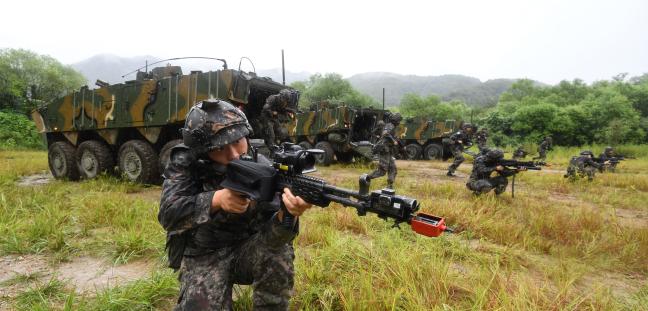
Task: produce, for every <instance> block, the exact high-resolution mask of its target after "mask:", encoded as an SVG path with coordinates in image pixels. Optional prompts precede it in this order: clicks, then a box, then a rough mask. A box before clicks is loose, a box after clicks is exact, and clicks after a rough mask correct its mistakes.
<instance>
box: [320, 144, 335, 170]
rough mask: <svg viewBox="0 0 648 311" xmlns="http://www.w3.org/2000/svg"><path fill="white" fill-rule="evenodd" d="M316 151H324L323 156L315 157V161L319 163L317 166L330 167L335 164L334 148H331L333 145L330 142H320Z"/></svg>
mask: <svg viewBox="0 0 648 311" xmlns="http://www.w3.org/2000/svg"><path fill="white" fill-rule="evenodd" d="M315 149H322V150H324V153H323V154H316V155H315V160H316V161H317V164H320V165H324V166H329V165H331V163H332V162H333V155H334V153H333V147H331V143H329V142H328V141H320V142H318V143H317V144H315Z"/></svg>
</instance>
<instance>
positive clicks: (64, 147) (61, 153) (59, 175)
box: [47, 141, 79, 180]
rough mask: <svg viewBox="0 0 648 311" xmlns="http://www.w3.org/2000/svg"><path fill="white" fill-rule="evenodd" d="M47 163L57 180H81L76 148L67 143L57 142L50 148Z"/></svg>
mask: <svg viewBox="0 0 648 311" xmlns="http://www.w3.org/2000/svg"><path fill="white" fill-rule="evenodd" d="M47 163H48V164H49V168H50V171H51V172H52V175H54V177H55V178H56V179H68V180H79V169H78V168H77V165H76V156H75V152H74V146H72V144H70V143H68V142H67V141H57V142H55V143H53V144H51V145H50V146H49V148H48V150H47Z"/></svg>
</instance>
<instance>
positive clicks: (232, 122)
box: [182, 100, 252, 154]
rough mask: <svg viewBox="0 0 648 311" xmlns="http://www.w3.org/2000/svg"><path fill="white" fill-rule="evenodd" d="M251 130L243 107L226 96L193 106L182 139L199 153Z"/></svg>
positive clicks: (241, 136) (244, 134)
mask: <svg viewBox="0 0 648 311" xmlns="http://www.w3.org/2000/svg"><path fill="white" fill-rule="evenodd" d="M251 133H252V127H251V126H250V123H248V120H247V118H246V117H245V114H244V113H243V111H241V110H240V109H238V108H236V107H234V106H233V105H232V104H230V103H228V102H226V101H224V100H204V101H201V102H198V103H197V104H196V105H194V106H193V107H191V110H189V113H188V114H187V117H186V121H185V126H184V128H183V129H182V140H183V142H184V144H185V145H186V146H187V147H189V148H191V149H192V150H194V152H195V153H196V154H204V153H207V152H209V151H212V150H214V149H218V148H222V147H223V146H225V145H227V144H231V143H233V142H236V141H237V140H239V139H241V138H243V137H246V136H248V135H250V134H251Z"/></svg>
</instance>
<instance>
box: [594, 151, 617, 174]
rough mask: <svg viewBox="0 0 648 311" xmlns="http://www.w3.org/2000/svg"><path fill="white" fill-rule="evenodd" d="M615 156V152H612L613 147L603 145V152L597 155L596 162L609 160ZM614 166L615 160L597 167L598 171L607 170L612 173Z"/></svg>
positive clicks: (615, 164)
mask: <svg viewBox="0 0 648 311" xmlns="http://www.w3.org/2000/svg"><path fill="white" fill-rule="evenodd" d="M615 157H616V153H615V152H614V148H612V147H610V146H607V147H605V150H604V151H603V153H601V154H600V155H599V157H598V162H599V163H605V162H606V161H609V160H611V159H612V158H615ZM616 166H617V163H616V162H615V163H608V164H604V165H601V167H599V172H601V173H603V172H605V171H608V172H612V173H614V171H615V170H616Z"/></svg>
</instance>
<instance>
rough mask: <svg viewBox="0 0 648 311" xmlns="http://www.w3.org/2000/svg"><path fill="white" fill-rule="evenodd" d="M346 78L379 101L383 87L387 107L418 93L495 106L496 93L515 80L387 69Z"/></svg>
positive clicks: (470, 103)
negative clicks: (419, 73)
mask: <svg viewBox="0 0 648 311" xmlns="http://www.w3.org/2000/svg"><path fill="white" fill-rule="evenodd" d="M348 80H349V82H351V85H353V87H354V88H356V89H357V90H358V91H360V92H362V93H365V94H367V95H369V96H371V97H373V98H375V99H376V100H378V101H380V102H382V88H383V87H384V88H385V105H386V106H396V105H398V104H399V103H400V101H401V98H402V97H403V95H405V94H407V93H414V94H418V95H420V96H427V95H432V94H435V95H437V96H440V97H442V98H443V100H446V101H450V100H453V99H457V100H461V101H463V102H465V103H466V104H468V105H470V106H482V107H483V106H493V105H495V104H496V103H497V100H498V98H499V95H500V94H501V93H503V92H504V91H506V90H507V89H508V88H509V87H510V86H511V84H513V82H515V81H516V80H513V79H495V80H488V81H486V82H481V81H480V80H479V79H477V78H473V77H468V76H463V75H441V76H414V75H400V74H395V73H387V72H371V73H361V74H357V75H354V76H351V77H350V78H348Z"/></svg>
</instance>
